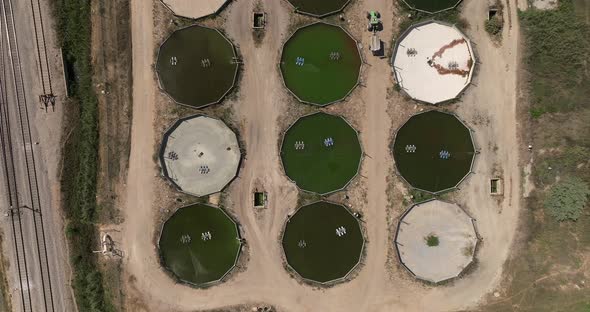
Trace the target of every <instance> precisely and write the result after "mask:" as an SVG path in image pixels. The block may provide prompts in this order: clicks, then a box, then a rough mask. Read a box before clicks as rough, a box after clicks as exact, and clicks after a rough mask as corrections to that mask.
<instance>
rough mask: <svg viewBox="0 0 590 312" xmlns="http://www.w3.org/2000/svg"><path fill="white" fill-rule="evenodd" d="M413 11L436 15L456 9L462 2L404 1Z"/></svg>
mask: <svg viewBox="0 0 590 312" xmlns="http://www.w3.org/2000/svg"><path fill="white" fill-rule="evenodd" d="M404 1H405V2H406V3H407V4H408V5H409V6H410V7H412V8H413V9H417V10H421V11H426V12H431V13H435V12H438V11H442V10H446V9H449V8H452V7H454V6H455V5H457V3H459V2H460V1H461V0H404Z"/></svg>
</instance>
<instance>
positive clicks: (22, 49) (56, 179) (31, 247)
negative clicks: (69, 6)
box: [0, 1, 76, 311]
mask: <svg viewBox="0 0 590 312" xmlns="http://www.w3.org/2000/svg"><path fill="white" fill-rule="evenodd" d="M12 3H13V8H14V13H15V23H16V31H17V35H18V36H19V37H18V40H19V41H18V44H19V54H20V58H21V62H22V72H23V79H24V84H25V92H26V98H27V105H28V112H29V117H30V126H31V135H32V140H33V141H34V142H39V144H38V145H35V147H34V155H35V165H36V170H37V179H38V184H39V196H40V202H41V206H42V207H41V209H42V211H43V224H44V233H45V240H46V246H47V255H48V261H49V266H50V275H51V287H52V293H53V298H54V304H55V307H56V311H76V307H75V305H74V302H73V292H72V289H71V287H70V278H71V271H70V266H69V259H68V255H67V244H66V240H65V231H64V225H63V217H62V214H61V190H60V170H61V168H60V167H59V166H60V161H61V148H62V146H61V145H60V142H61V139H62V130H63V127H62V120H63V117H64V116H63V115H64V114H63V111H64V110H63V106H64V105H65V104H66V91H65V84H64V77H63V65H62V57H61V52H60V49H59V47H58V45H57V38H56V35H55V33H54V32H53V31H52V30H53V29H55V27H54V23H53V18H52V14H51V12H50V9H51V8H50V7H49V3H47V2H46V1H41V10H42V12H43V23H44V29H45V36H46V38H45V40H46V45H47V57H48V59H49V61H48V63H49V69H50V71H51V75H52V86H53V92H54V94H55V95H56V96H57V101H56V106H55V111H52V109H51V108H49V111H48V112H46V111H45V110H44V109H39V107H40V106H41V105H40V103H39V100H38V99H39V95H40V94H41V93H42V88H41V80H40V76H39V63H38V62H39V59H38V55H37V50H36V42H35V40H34V39H31V38H35V37H34V30H33V23H32V12H31V3H30V2H29V1H13V2H12ZM3 35H4V34H3ZM10 79H12V78H10ZM9 103H11V104H13V103H15V102H14V99H11V102H9ZM13 107H14V106H13ZM14 110H16V109H14ZM11 122H12V125H13V127H14V129H13V135H15V134H16V133H17V128H16V125H17V120H16V119H15V118H13V119H12V121H11ZM18 144H22V143H21V141H20V140H18V139H17V140H16V141H15V143H14V146H13V147H14V149H15V150H22V146H19V145H18ZM23 155H24V154H21V156H20V157H21V158H20V159H16V161H17V162H20V163H23V164H24V158H23V157H24V156H23ZM2 177H3V175H2ZM18 178H19V177H17V179H18ZM20 179H21V182H22V183H21V189H20V192H22V195H21V197H23V198H21V200H22V199H25V200H23V203H24V204H28V205H30V201H29V199H28V197H29V196H28V195H25V194H26V193H27V192H28V189H27V188H25V187H24V185H25V183H24V181H25V176H24V175H23V176H21V177H20ZM2 183H4V182H2ZM19 183H20V182H19ZM3 190H4V189H3ZM0 196H2V197H4V196H5V194H4V192H2V194H1V195H0ZM3 200H4V199H3ZM4 212H7V210H5V211H4ZM30 218H31V217H30V215H29V216H27V217H23V222H24V223H26V222H28V221H27V219H28V220H30ZM2 220H3V222H2V230H3V233H4V234H5V235H6V236H5V239H4V240H3V246H2V251H3V253H4V254H5V255H6V257H5V258H6V259H7V261H8V266H7V270H8V272H7V274H6V275H7V280H8V284H9V287H10V293H11V296H12V306H13V309H15V310H19V309H20V308H21V303H20V291H19V290H18V288H17V285H18V280H19V278H18V273H17V266H16V259H15V252H14V247H13V245H12V242H11V240H12V239H13V238H12V234H9V233H10V231H9V230H8V225H9V224H10V218H3V219H2ZM31 222H32V221H31ZM25 230H26V231H28V234H29V235H28V236H27V235H25V237H28V238H29V240H28V241H27V242H26V244H25V245H26V246H27V247H26V248H25V249H26V250H27V254H28V255H29V256H30V257H31V258H30V259H29V266H30V268H31V270H32V271H33V274H32V276H33V275H36V274H37V273H36V272H35V271H36V270H38V268H39V265H38V263H37V261H35V260H34V259H35V257H36V253H35V250H36V247H35V246H36V245H35V243H34V236H33V235H34V234H33V233H34V231H33V226H32V224H29V225H25ZM39 235H40V233H39ZM31 279H36V277H32V278H31ZM32 282H33V284H35V283H40V279H38V280H33V281H32ZM34 287H35V288H36V289H32V292H31V293H32V295H33V296H39V297H38V298H34V299H33V300H34V301H35V302H36V303H39V301H40V300H42V299H41V297H40V292H39V291H38V289H40V285H34ZM36 303H34V304H36ZM34 309H35V310H41V309H42V308H41V306H37V305H36V306H35V307H34Z"/></svg>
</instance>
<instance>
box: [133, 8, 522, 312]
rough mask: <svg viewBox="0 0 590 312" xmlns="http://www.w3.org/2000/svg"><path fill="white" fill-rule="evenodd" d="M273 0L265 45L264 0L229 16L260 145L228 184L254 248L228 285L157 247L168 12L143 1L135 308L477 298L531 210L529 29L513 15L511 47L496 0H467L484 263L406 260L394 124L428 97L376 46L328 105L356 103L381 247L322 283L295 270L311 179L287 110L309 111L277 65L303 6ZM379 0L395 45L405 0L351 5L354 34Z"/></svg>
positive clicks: (459, 303)
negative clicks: (203, 276)
mask: <svg viewBox="0 0 590 312" xmlns="http://www.w3.org/2000/svg"><path fill="white" fill-rule="evenodd" d="M521 1H522V0H521ZM261 3H262V6H263V7H264V11H266V12H267V13H268V19H269V20H268V23H267V33H266V35H265V36H264V39H263V41H262V42H261V43H260V44H259V45H258V44H255V43H254V41H253V39H252V33H251V30H250V14H246V13H245V12H251V11H252V9H253V8H254V5H255V4H254V1H253V0H240V1H236V2H234V3H233V4H232V5H231V6H230V7H228V8H227V10H229V11H228V12H227V14H226V15H225V16H226V17H227V20H226V27H225V31H226V33H228V35H229V37H230V38H231V39H232V40H233V41H234V43H235V44H236V45H237V46H238V47H239V50H240V53H241V55H242V57H243V59H244V62H245V63H244V70H243V76H242V78H241V81H240V86H239V93H238V95H237V100H236V101H235V103H234V104H235V105H234V106H235V109H234V116H235V118H236V119H237V124H238V125H239V130H240V135H241V139H242V140H243V141H244V142H245V146H244V148H245V149H246V159H245V160H244V163H243V166H242V168H241V169H240V172H239V177H238V178H237V179H236V180H235V181H234V182H232V184H231V186H230V187H229V188H228V190H227V191H226V193H227V194H229V195H228V196H229V197H228V198H226V199H225V200H226V202H227V203H226V206H227V207H228V209H229V210H230V212H231V213H233V214H235V215H236V216H237V218H238V220H239V222H240V223H241V226H242V229H243V235H244V237H245V239H246V240H247V244H248V249H249V258H248V261H247V263H245V268H244V269H243V270H240V272H237V273H235V274H233V275H232V277H231V278H230V279H229V280H228V281H226V282H225V283H223V284H222V285H218V286H215V287H212V288H209V289H193V288H190V287H186V286H182V285H179V284H175V283H174V282H173V281H172V280H171V279H170V278H169V277H168V276H167V275H166V274H165V273H164V272H163V271H162V270H161V269H160V268H159V264H158V260H157V257H156V250H155V245H154V242H153V233H154V231H155V229H156V228H157V227H159V224H155V223H154V220H155V219H156V218H157V211H158V209H159V207H156V206H155V205H153V203H154V202H155V201H156V198H155V196H156V195H154V185H155V184H156V181H157V180H155V179H160V178H159V177H157V169H156V165H155V162H154V159H153V157H152V155H153V153H154V151H155V148H156V145H155V143H156V141H159V139H160V138H158V137H155V131H154V121H155V118H156V108H155V106H154V105H155V104H154V102H155V94H156V92H159V91H158V89H157V85H156V81H155V79H154V76H153V70H152V66H151V65H153V62H154V47H155V46H154V45H155V44H156V42H154V37H153V33H154V21H153V20H154V15H153V11H152V3H149V2H146V1H143V0H133V1H132V5H131V10H132V31H133V77H134V80H133V106H134V109H133V110H134V116H133V126H132V134H131V154H130V167H129V173H128V179H127V193H126V199H125V202H124V214H125V223H124V224H123V228H122V231H123V233H122V236H123V245H122V248H123V249H124V251H125V254H126V257H125V259H124V264H125V272H126V279H127V293H128V302H127V307H128V310H130V311H193V310H195V309H211V308H219V307H226V306H232V305H239V304H250V303H256V302H265V303H268V304H272V305H274V306H276V307H277V308H278V309H279V310H280V311H432V310H441V311H448V310H457V309H465V308H469V307H473V306H475V305H476V304H477V303H479V302H480V301H481V300H482V299H483V298H484V296H485V295H486V294H488V293H489V292H490V291H492V290H494V289H495V288H496V287H497V286H498V285H499V282H500V280H501V276H502V274H501V273H502V266H503V264H504V261H505V260H506V258H507V256H508V254H509V251H510V246H511V243H512V240H513V237H514V235H515V229H516V225H517V217H518V213H519V210H520V200H521V177H520V174H521V171H520V168H519V167H518V155H519V152H520V150H521V147H520V144H519V142H518V139H517V138H518V136H517V118H516V96H517V94H516V71H517V64H518V62H517V61H518V53H517V52H518V51H517V47H518V46H517V41H518V36H519V33H518V27H505V32H504V34H503V35H504V36H503V38H504V39H503V40H504V41H503V43H502V46H501V47H499V48H498V47H497V46H496V45H494V43H492V41H491V40H490V39H489V37H488V35H487V34H486V33H485V30H484V29H483V21H484V20H485V17H486V14H487V3H485V2H482V1H475V0H468V1H466V2H465V3H464V4H463V7H462V8H463V10H464V13H465V17H466V18H467V20H468V22H469V24H470V25H471V27H470V28H469V29H468V30H467V35H468V36H470V37H471V39H472V40H473V42H474V43H475V49H476V52H478V59H479V60H480V62H481V64H479V69H478V70H477V73H476V76H475V78H474V83H475V85H474V86H472V87H471V88H470V89H468V91H467V93H466V94H465V96H464V97H463V98H462V100H461V102H460V103H459V104H458V105H454V106H452V107H448V108H455V107H456V110H457V112H458V113H459V115H460V116H461V117H462V118H463V119H464V120H465V121H466V122H467V123H468V124H469V125H470V126H471V127H472V128H474V129H475V131H476V133H475V140H476V143H477V145H478V147H479V148H480V150H481V154H480V155H479V157H478V158H477V160H476V163H475V167H474V171H475V174H474V175H472V176H470V177H469V178H468V179H467V181H466V182H465V183H464V184H463V185H462V189H461V190H460V191H459V192H457V193H456V195H455V196H456V199H457V200H458V202H459V204H460V205H461V206H462V207H465V208H466V210H468V211H469V213H470V214H471V215H472V216H473V217H474V218H476V219H477V227H478V230H479V232H480V234H481V235H482V236H483V237H484V242H483V243H482V244H481V248H480V249H479V252H478V254H477V258H478V264H477V266H476V267H475V268H474V270H473V272H471V273H469V274H467V275H466V276H465V277H463V278H461V279H459V280H456V281H455V282H452V283H449V284H446V285H443V286H439V287H429V286H425V285H424V284H422V283H420V282H417V281H415V280H413V279H412V278H410V277H409V274H407V272H405V271H403V269H401V268H400V266H399V264H398V263H397V262H396V261H393V260H392V259H394V258H393V256H395V254H394V253H393V251H392V250H393V246H392V237H391V234H392V232H393V228H392V226H391V224H393V223H394V222H392V221H393V220H395V218H396V217H397V215H399V214H400V213H401V211H403V209H405V208H406V207H404V206H403V204H402V202H401V200H400V201H396V202H392V201H391V198H398V199H400V198H402V195H401V194H402V193H404V192H405V191H406V190H405V187H406V186H405V185H403V184H402V183H400V182H399V179H395V177H393V178H392V176H391V173H392V172H393V169H392V167H393V163H392V157H391V155H390V150H389V147H388V146H389V143H390V140H391V135H392V131H393V130H394V129H396V128H397V127H399V125H401V123H402V122H403V121H404V120H405V119H406V118H407V117H409V115H411V114H413V113H415V111H416V110H417V109H421V108H423V107H422V106H419V105H416V104H415V103H413V102H409V101H408V100H407V99H405V98H403V96H401V95H400V94H398V93H396V92H394V91H392V90H391V89H392V84H393V81H392V77H391V68H390V67H389V66H388V60H387V59H380V58H376V57H373V56H369V55H367V53H366V48H363V51H364V53H365V54H366V55H365V58H366V61H367V63H368V64H367V66H365V67H364V69H363V75H362V77H363V85H364V86H366V87H359V88H358V89H357V90H355V91H354V92H353V94H352V96H351V98H350V99H349V100H347V101H346V102H344V103H340V104H336V105H334V106H332V107H330V108H328V109H326V110H328V111H335V112H341V113H343V114H344V115H345V117H346V118H347V119H348V120H350V121H351V123H352V124H353V125H355V127H358V128H359V130H360V132H361V141H362V144H363V147H364V151H365V153H366V156H367V157H365V159H364V161H363V164H362V170H361V175H360V177H359V178H356V179H355V181H353V183H352V185H351V187H350V190H349V191H348V192H351V193H354V194H357V193H358V194H361V195H358V196H356V195H355V196H356V197H355V198H356V200H355V201H354V202H355V203H356V204H357V206H358V207H355V208H356V209H359V210H361V211H362V212H363V215H364V221H365V223H364V225H365V234H366V236H367V239H368V242H367V254H366V256H365V257H364V260H363V264H362V266H361V268H360V270H359V271H358V272H357V273H355V274H354V275H355V276H354V278H353V279H352V280H351V281H349V282H346V283H343V284H338V285H336V286H333V287H330V288H321V289H320V288H314V287H310V286H308V285H304V284H302V283H301V282H299V281H298V280H296V279H295V278H292V277H291V276H290V275H289V274H288V273H287V272H286V270H285V269H284V268H283V263H282V252H281V248H280V243H279V235H280V231H281V229H282V227H283V224H284V221H285V219H286V214H287V213H289V212H290V211H292V210H294V209H295V206H296V201H297V189H296V188H295V186H294V185H293V184H291V183H289V182H288V180H287V178H286V177H285V176H284V174H283V172H282V169H281V167H280V162H279V159H278V142H279V137H280V133H281V130H282V129H284V128H283V127H285V125H284V121H285V120H286V119H289V117H285V116H284V115H285V114H286V113H289V112H292V111H293V110H297V108H293V105H299V104H294V103H293V100H292V98H291V97H289V96H288V94H287V93H286V91H285V90H284V88H283V86H282V83H281V80H280V75H279V73H278V69H277V66H276V63H277V62H278V59H279V51H280V46H281V44H282V41H283V40H284V38H285V36H286V35H288V31H289V29H288V27H287V25H286V23H285V21H287V20H289V14H291V12H290V11H291V10H290V9H289V7H288V4H286V3H285V2H284V1H276V0H264V1H261ZM522 5H524V4H522ZM505 8H506V12H507V14H508V13H509V14H510V15H511V16H510V18H509V20H510V23H517V17H516V8H517V4H516V3H514V2H511V3H505ZM369 9H371V10H378V11H380V12H381V14H382V20H383V23H384V29H385V30H384V31H383V32H381V33H380V36H381V38H382V39H383V40H384V41H385V42H386V48H390V46H389V45H390V44H389V41H390V40H389V38H391V37H392V35H393V33H392V29H394V28H393V26H394V24H395V25H397V22H398V21H399V20H398V19H397V17H394V16H393V14H394V8H393V4H392V1H382V0H365V1H363V2H357V3H354V4H352V6H351V8H350V9H349V11H347V13H346V14H347V15H348V14H350V16H347V17H348V18H350V19H351V20H352V21H353V23H352V26H353V29H351V30H352V33H353V34H354V35H355V36H357V38H359V39H361V40H362V42H363V46H364V47H367V46H368V43H369V38H370V36H369V33H368V32H366V31H364V28H365V25H364V23H365V21H364V17H363V16H364V14H363V13H362V12H363V11H366V10H369ZM359 20H360V22H358V23H357V21H359ZM507 26H508V25H507ZM170 105H172V103H170ZM298 107H299V106H298ZM301 110H303V109H301ZM293 118H294V117H293ZM150 168H153V169H150ZM493 175H494V176H495V175H500V176H502V177H503V179H504V190H505V191H504V194H505V195H504V197H502V198H499V199H498V197H492V196H490V195H489V192H488V184H489V178H490V177H491V176H493ZM391 181H393V183H394V185H393V187H390V183H391ZM254 187H257V188H259V189H264V190H265V191H266V192H268V194H269V202H268V208H267V209H265V210H262V211H260V212H256V211H254V209H253V208H252V205H251V196H252V195H251V193H252V190H253V188H254ZM390 192H395V194H393V195H392V194H390ZM365 198H366V201H365V200H364V199H365ZM361 203H362V204H361Z"/></svg>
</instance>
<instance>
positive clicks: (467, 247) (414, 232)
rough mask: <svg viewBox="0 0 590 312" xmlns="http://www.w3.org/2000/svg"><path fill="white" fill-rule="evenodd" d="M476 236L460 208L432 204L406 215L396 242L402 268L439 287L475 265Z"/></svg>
mask: <svg viewBox="0 0 590 312" xmlns="http://www.w3.org/2000/svg"><path fill="white" fill-rule="evenodd" d="M476 245H477V234H476V232H475V227H474V226H473V220H472V219H471V217H470V216H469V215H467V213H465V211H463V209H461V207H459V206H457V205H455V204H451V203H447V202H443V201H439V200H432V201H428V202H424V203H419V204H416V205H414V206H412V207H411V208H410V209H408V211H406V212H405V213H404V214H403V215H402V218H401V219H400V221H399V225H398V232H397V235H396V238H395V246H396V248H397V251H398V254H399V257H400V260H401V262H402V264H403V265H404V266H405V267H406V268H407V269H408V270H409V271H410V272H411V273H412V274H413V275H414V276H416V277H417V278H420V279H422V280H425V281H429V282H433V283H440V282H442V281H445V280H448V279H451V278H454V277H457V276H459V275H460V274H461V272H463V270H464V269H465V268H466V267H467V266H468V265H469V264H470V263H471V262H472V261H473V257H474V252H475V247H476Z"/></svg>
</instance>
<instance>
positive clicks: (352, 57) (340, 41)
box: [280, 23, 361, 105]
mask: <svg viewBox="0 0 590 312" xmlns="http://www.w3.org/2000/svg"><path fill="white" fill-rule="evenodd" d="M301 59H302V60H303V61H298V60H301ZM280 65H281V71H282V73H283V79H284V80H285V84H286V86H287V88H289V90H291V92H293V93H294V94H295V95H296V96H297V97H298V98H299V99H300V100H302V101H304V102H309V103H312V104H317V105H327V104H329V103H332V102H335V101H339V100H342V99H343V98H344V97H346V95H347V94H348V93H349V92H350V91H351V90H352V89H353V88H354V87H355V86H356V84H357V81H358V76H359V72H360V68H361V57H360V55H359V51H358V48H357V45H356V41H355V40H354V39H353V38H351V37H350V36H349V35H348V34H347V33H346V32H345V31H344V30H343V29H342V28H340V27H338V26H333V25H328V24H323V23H316V24H313V25H310V26H306V27H303V28H301V29H299V30H297V31H296V32H295V34H293V36H292V37H291V38H290V39H289V40H288V41H287V42H286V43H285V46H284V48H283V54H282V56H281V64H280Z"/></svg>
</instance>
